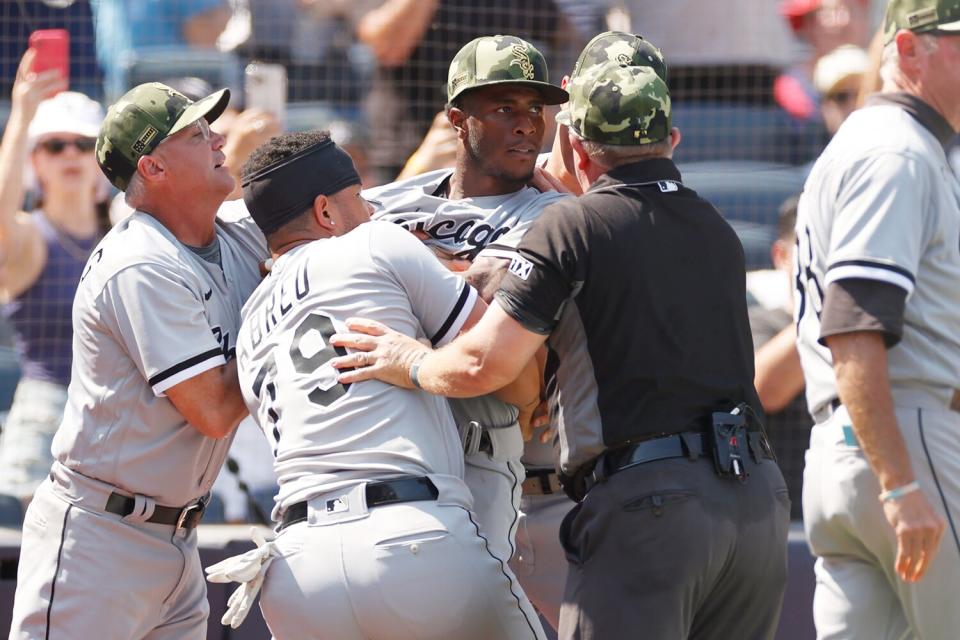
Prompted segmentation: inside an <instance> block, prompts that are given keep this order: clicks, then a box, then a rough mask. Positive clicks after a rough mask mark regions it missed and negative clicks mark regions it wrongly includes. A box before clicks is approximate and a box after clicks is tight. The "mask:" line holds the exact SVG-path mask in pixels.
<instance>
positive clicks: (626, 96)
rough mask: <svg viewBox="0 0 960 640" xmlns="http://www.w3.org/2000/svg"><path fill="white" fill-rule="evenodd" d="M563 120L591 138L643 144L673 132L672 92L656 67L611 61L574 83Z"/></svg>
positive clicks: (561, 122)
mask: <svg viewBox="0 0 960 640" xmlns="http://www.w3.org/2000/svg"><path fill="white" fill-rule="evenodd" d="M569 86H570V102H569V103H568V104H567V107H566V108H565V109H564V110H563V111H561V112H560V113H558V114H557V122H559V123H560V124H565V125H567V126H569V127H570V128H571V129H573V131H574V133H576V134H577V135H578V136H580V137H581V138H583V139H585V140H592V141H594V142H599V143H601V144H614V145H638V144H649V143H651V142H659V141H661V140H663V139H665V138H666V137H667V136H669V135H670V91H669V90H668V89H667V85H666V83H664V81H663V80H662V79H661V78H660V76H658V75H657V74H656V72H655V71H654V70H653V69H651V68H650V67H644V66H637V65H631V66H625V65H622V64H620V63H619V62H606V63H604V64H602V65H599V66H596V67H592V68H590V69H588V70H587V71H585V72H584V73H583V74H582V75H580V76H579V77H577V78H575V79H574V80H573V81H572V82H571V83H570V85H569Z"/></svg>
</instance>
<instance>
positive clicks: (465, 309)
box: [430, 282, 477, 347]
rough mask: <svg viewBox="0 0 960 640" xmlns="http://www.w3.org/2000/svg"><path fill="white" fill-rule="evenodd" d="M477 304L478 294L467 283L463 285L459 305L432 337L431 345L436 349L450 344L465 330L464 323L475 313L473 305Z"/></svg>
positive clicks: (455, 306) (456, 305)
mask: <svg viewBox="0 0 960 640" xmlns="http://www.w3.org/2000/svg"><path fill="white" fill-rule="evenodd" d="M476 302H477V292H476V290H475V289H474V288H473V287H471V286H470V285H469V284H467V283H466V282H464V283H463V289H462V290H461V291H460V296H459V297H458V298H457V303H456V304H455V305H453V309H452V310H451V311H450V314H449V315H448V316H447V319H446V320H445V321H444V323H443V325H441V327H440V329H439V330H437V332H436V333H435V334H433V336H431V337H430V344H432V345H433V346H434V347H440V346H443V345H444V344H446V343H447V342H450V340H452V339H453V338H454V336H456V335H457V334H458V333H460V329H462V328H463V323H465V322H466V321H467V318H468V317H469V316H470V312H471V311H473V305H474V304H476Z"/></svg>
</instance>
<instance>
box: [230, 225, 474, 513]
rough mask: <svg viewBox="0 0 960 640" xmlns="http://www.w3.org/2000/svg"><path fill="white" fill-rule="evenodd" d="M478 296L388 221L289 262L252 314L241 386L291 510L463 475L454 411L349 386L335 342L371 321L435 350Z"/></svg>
mask: <svg viewBox="0 0 960 640" xmlns="http://www.w3.org/2000/svg"><path fill="white" fill-rule="evenodd" d="M475 303H476V292H475V291H474V290H473V288H471V287H470V286H469V285H467V284H466V283H465V282H464V281H463V279H462V278H460V277H459V276H457V275H456V274H453V273H451V272H449V271H447V270H446V269H445V268H443V266H442V265H440V263H439V262H438V261H437V259H436V258H435V257H434V256H433V254H432V253H431V252H430V251H429V250H428V249H426V248H425V247H424V246H423V244H422V243H421V242H420V241H418V240H417V239H416V238H415V237H414V236H413V235H411V234H410V233H408V232H406V231H404V230H403V229H401V228H399V227H397V226H395V225H392V224H387V223H384V222H370V223H367V224H363V225H361V226H360V227H358V228H356V229H354V230H353V231H351V232H350V233H348V234H346V235H344V236H341V237H337V238H329V239H324V240H317V241H314V242H310V243H307V244H304V245H301V246H299V247H296V248H294V249H293V250H291V251H289V252H288V253H285V254H284V255H282V256H280V258H279V259H277V260H276V262H275V263H274V265H273V267H272V269H271V272H270V275H269V276H268V277H267V278H266V279H265V280H264V282H263V283H262V284H261V285H260V287H258V288H257V290H256V291H255V292H254V293H253V295H252V296H250V300H249V301H248V302H247V304H246V306H245V307H244V309H243V325H242V327H241V329H240V336H239V340H238V343H237V361H238V364H239V373H240V385H241V388H242V391H243V396H244V400H245V401H246V403H247V406H248V407H249V408H250V413H251V414H252V415H253V416H254V417H255V419H256V420H257V422H258V423H259V424H260V426H261V428H262V429H263V431H264V433H265V434H266V435H267V438H268V440H269V441H270V442H271V444H272V446H273V450H274V455H275V462H274V468H275V471H276V474H277V479H278V481H279V485H280V492H279V495H278V498H277V502H278V506H279V509H280V510H281V511H282V510H284V509H286V508H287V507H289V506H290V505H291V504H294V503H296V502H300V501H302V500H307V499H310V498H311V497H314V496H317V495H320V494H323V493H327V492H329V491H334V490H339V489H343V488H345V487H347V486H349V485H352V484H356V483H357V482H361V481H366V480H373V479H376V478H383V477H395V476H398V475H425V474H445V475H451V476H456V477H459V478H462V477H463V450H462V448H461V445H460V439H459V436H458V434H457V431H456V429H455V427H454V424H453V418H452V416H451V414H450V408H449V407H448V405H447V401H446V400H445V399H444V398H442V397H440V396H434V395H430V394H428V393H425V392H422V391H417V390H407V389H401V388H399V387H394V386H392V385H389V384H386V383H383V382H379V381H376V380H369V381H364V382H359V383H355V384H352V385H343V384H340V383H339V382H337V371H336V370H334V369H333V367H332V366H331V365H330V360H331V359H332V358H333V357H335V356H336V355H338V354H344V353H346V352H345V351H343V350H342V349H339V348H334V347H332V346H330V345H329V344H328V343H327V340H328V339H329V337H330V336H331V335H332V334H333V333H335V332H338V331H341V332H342V331H345V330H346V326H345V321H346V319H347V318H350V317H354V316H362V317H364V318H370V319H373V320H377V321H379V322H382V323H384V324H386V325H387V326H389V327H391V328H393V329H395V330H397V331H400V332H402V333H404V334H406V335H409V336H413V337H416V338H427V339H429V340H430V342H432V343H433V344H434V345H437V346H438V345H442V344H444V343H446V342H448V341H449V340H450V339H452V338H453V337H454V336H455V335H457V333H458V332H459V331H460V329H461V328H462V326H463V323H464V322H465V321H466V318H467V317H468V316H469V314H470V311H471V310H472V308H473V306H474V304H475Z"/></svg>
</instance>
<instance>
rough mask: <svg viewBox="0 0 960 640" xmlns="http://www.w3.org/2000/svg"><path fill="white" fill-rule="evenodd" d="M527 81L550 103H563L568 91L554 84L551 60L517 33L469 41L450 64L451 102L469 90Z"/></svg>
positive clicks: (525, 83) (448, 93)
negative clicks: (548, 60) (550, 71)
mask: <svg viewBox="0 0 960 640" xmlns="http://www.w3.org/2000/svg"><path fill="white" fill-rule="evenodd" d="M495 84H524V85H528V86H531V87H533V88H535V89H539V90H540V92H541V93H542V94H543V100H544V102H546V103H547V104H563V103H564V102H566V101H567V97H568V96H567V92H566V91H564V90H563V89H561V88H560V87H556V86H554V85H552V84H550V78H549V76H548V74H547V62H546V60H544V59H543V55H542V54H541V53H540V52H539V51H537V48H536V47H534V46H533V45H532V44H530V43H529V42H527V41H526V40H521V39H520V38H517V37H515V36H483V37H481V38H476V39H475V40H471V41H470V42H468V43H467V44H466V45H464V47H463V48H462V49H460V51H458V52H457V55H456V56H454V57H453V62H451V63H450V73H449V74H448V75H447V101H448V102H452V101H453V100H454V99H455V98H456V97H457V96H459V95H460V94H462V93H463V92H464V91H467V90H468V89H476V88H477V87H485V86H487V85H495Z"/></svg>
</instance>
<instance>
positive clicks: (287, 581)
mask: <svg viewBox="0 0 960 640" xmlns="http://www.w3.org/2000/svg"><path fill="white" fill-rule="evenodd" d="M244 200H245V202H246V203H247V206H248V208H249V210H250V211H251V213H252V215H253V217H254V219H255V220H256V221H257V223H258V224H259V225H260V227H261V228H262V230H263V231H264V233H265V234H266V236H267V239H268V242H269V246H270V248H271V251H272V254H273V256H274V263H273V266H272V269H271V272H270V275H269V276H268V277H267V278H266V280H264V282H263V283H262V284H261V286H260V287H259V288H258V289H257V290H256V291H255V292H254V293H253V295H252V296H251V297H250V300H249V301H248V302H247V304H246V306H245V307H244V310H243V325H242V327H241V329H240V335H239V340H238V344H237V359H238V361H239V367H240V382H241V386H242V388H243V393H244V398H245V400H246V402H247V404H248V406H249V407H250V410H251V413H252V414H253V415H254V416H255V418H256V419H257V421H258V422H259V424H260V425H261V427H262V428H263V430H264V432H265V433H266V434H267V437H268V439H269V440H270V441H271V442H272V444H273V447H274V452H275V456H276V458H275V469H276V472H277V476H278V480H279V485H280V491H279V495H278V496H277V507H276V509H275V516H276V517H277V519H279V520H280V522H281V524H280V527H279V529H280V534H279V536H278V537H277V539H276V541H274V542H269V543H265V544H262V545H261V546H260V548H259V549H258V550H256V551H254V552H253V553H252V554H247V556H241V557H239V558H237V559H231V560H228V561H227V562H226V563H222V564H221V565H218V566H216V567H213V568H210V569H209V571H210V572H211V575H212V577H213V579H221V580H222V579H229V578H230V577H232V576H233V575H238V574H236V573H235V570H237V569H241V568H242V567H243V565H244V557H246V558H247V559H250V558H251V556H252V557H253V559H254V560H255V562H254V563H253V564H252V565H250V566H252V567H253V568H254V569H255V570H256V571H257V572H258V575H256V577H254V578H253V579H251V575H250V574H246V575H245V576H244V577H243V579H244V580H245V581H246V582H247V585H245V586H244V587H241V591H240V592H239V593H243V591H242V590H243V589H248V591H249V585H250V583H255V584H256V583H258V581H260V580H262V582H263V593H262V596H261V600H260V602H261V608H262V611H263V614H264V617H265V619H266V620H267V624H268V625H269V626H270V630H271V631H272V633H273V634H274V636H275V637H276V638H278V639H281V640H283V639H286V638H321V637H322V638H337V639H338V640H350V639H351V638H357V639H360V638H369V639H376V638H381V639H390V640H398V639H404V638H424V639H426V638H436V639H437V640H439V639H445V638H467V639H469V638H476V639H478V640H480V639H486V638H507V639H513V638H542V637H543V630H542V628H541V627H540V623H539V621H538V620H537V618H536V614H535V612H534V611H533V608H532V606H531V605H530V603H529V602H528V601H527V599H526V597H525V596H524V595H523V591H522V589H520V588H519V585H517V584H516V582H515V580H514V578H513V577H512V575H511V574H510V572H509V570H508V569H506V568H505V567H504V565H503V563H501V562H500V561H499V560H498V559H496V558H495V557H493V556H492V555H491V554H490V552H489V549H488V547H487V543H486V541H485V540H484V539H483V538H482V537H481V536H480V535H479V532H478V529H477V526H476V523H475V520H474V516H473V514H471V512H470V508H471V506H472V499H471V495H470V491H469V489H468V488H467V486H466V485H465V483H464V481H463V467H464V465H463V450H462V448H461V444H460V439H459V436H458V433H457V430H456V427H455V425H454V422H453V417H452V415H451V413H450V408H449V406H448V404H447V402H446V400H445V399H443V398H437V397H433V396H430V395H428V394H425V393H420V392H413V393H411V392H406V391H400V390H398V389H396V388H395V387H391V386H389V385H385V384H381V383H372V384H369V385H368V384H359V385H346V386H345V385H341V384H339V383H338V382H337V372H336V371H334V369H333V368H332V367H331V366H330V365H329V363H328V361H329V360H330V359H331V358H333V357H334V356H335V355H337V354H338V353H339V354H341V355H342V354H344V353H345V352H344V351H343V350H334V349H333V348H332V347H330V346H329V345H328V344H327V343H326V340H327V339H328V338H329V336H330V335H332V334H333V333H334V332H335V331H337V330H342V328H343V327H344V326H345V324H344V322H345V320H346V319H347V318H348V317H351V316H355V315H357V314H360V313H363V314H371V315H374V316H377V317H380V318H382V319H384V321H387V319H389V320H390V321H392V322H394V323H395V324H396V325H397V326H400V327H403V331H405V332H407V333H408V334H409V335H411V336H417V337H419V338H423V339H428V340H429V341H430V342H431V343H432V344H444V343H446V342H448V341H449V340H450V339H451V338H453V337H454V336H455V335H457V334H458V333H459V332H460V331H461V329H463V328H465V327H468V326H470V325H472V324H473V323H474V322H476V320H477V319H478V318H479V317H480V316H481V315H482V313H483V311H484V309H485V308H486V304H485V303H483V302H482V301H480V300H479V299H478V297H477V294H476V291H475V290H474V289H473V288H472V287H470V286H469V285H468V284H467V283H466V282H464V280H463V279H462V278H461V277H460V276H458V275H456V274H454V273H452V272H450V271H447V270H446V269H444V268H443V266H441V265H440V263H439V262H438V261H437V260H436V259H435V258H434V256H433V255H432V254H431V253H430V252H429V251H428V250H427V249H426V248H425V247H424V246H423V245H422V244H421V243H420V242H419V241H418V240H417V239H416V238H414V237H413V236H412V235H411V234H409V233H407V232H406V231H403V230H402V229H400V228H399V227H397V226H396V225H393V224H389V223H386V222H368V221H369V215H370V208H369V205H367V204H366V202H365V201H364V200H363V198H361V197H360V178H359V175H358V174H357V172H356V170H355V168H354V165H353V162H352V160H351V159H350V156H349V155H348V154H347V153H346V152H344V151H343V150H341V149H340V148H339V147H337V145H336V144H335V143H334V142H333V141H332V140H330V139H329V136H328V135H326V134H325V133H322V132H312V133H303V134H287V135H285V136H280V137H278V138H274V139H273V140H271V142H270V143H268V144H267V145H265V146H264V147H261V149H259V150H258V151H257V152H255V153H254V155H253V156H252V157H251V159H250V160H249V161H248V163H247V164H246V165H245V167H244ZM364 223H366V224H364ZM267 560H270V562H267ZM257 563H260V566H259V568H257ZM240 574H243V572H242V571H240ZM247 601H248V602H249V601H250V598H247ZM230 615H231V617H232V619H233V620H232V621H233V622H236V620H237V616H236V612H234V613H231V614H230Z"/></svg>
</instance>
